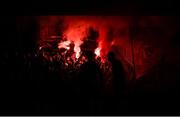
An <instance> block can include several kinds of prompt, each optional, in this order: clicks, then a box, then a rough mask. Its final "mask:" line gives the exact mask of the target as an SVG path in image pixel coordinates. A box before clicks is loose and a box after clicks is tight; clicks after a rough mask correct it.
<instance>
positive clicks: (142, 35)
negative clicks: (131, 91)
mask: <svg viewBox="0 0 180 117" xmlns="http://www.w3.org/2000/svg"><path fill="white" fill-rule="evenodd" d="M37 19H38V22H39V25H40V31H39V32H40V33H39V41H38V42H39V46H40V47H48V46H49V47H50V45H48V44H47V43H46V41H48V40H49V41H50V40H51V41H52V40H56V41H57V43H58V44H59V46H58V47H59V48H66V47H65V46H62V44H63V43H62V42H66V41H73V42H74V43H75V47H74V52H75V55H74V56H76V58H79V56H81V53H82V51H83V50H81V48H80V46H81V45H82V44H84V43H85V41H87V40H92V43H89V45H88V44H87V45H86V47H85V48H87V49H90V50H93V51H94V52H95V53H96V55H97V54H98V55H99V56H100V57H101V60H102V62H103V60H106V58H105V57H106V56H107V53H108V52H109V51H114V52H115V53H116V54H117V55H118V56H119V58H121V60H123V64H124V67H125V69H126V71H127V75H128V78H131V76H132V73H133V69H134V68H135V72H136V78H139V77H141V76H143V75H144V74H146V73H147V72H148V71H151V70H152V69H153V68H154V66H156V64H157V63H158V61H159V60H160V59H161V58H160V57H161V56H162V54H164V52H163V51H164V48H167V47H168V43H169V42H170V41H171V40H170V39H171V38H172V35H173V33H174V30H175V25H174V24H172V23H171V22H170V21H171V19H170V18H169V17H162V16H144V17H142V18H141V20H139V21H138V23H137V26H136V27H139V29H137V30H138V32H137V34H136V36H135V37H133V38H131V36H130V28H131V27H132V26H131V23H132V17H131V16H40V17H38V18H37ZM149 27H150V28H151V29H148V28H149ZM155 28H156V29H157V28H158V29H159V32H160V33H158V32H157V30H155ZM90 31H94V33H96V34H97V35H95V36H94V37H91V35H90V33H91V32H90ZM58 38H59V39H58ZM132 40H133V42H132ZM69 44H70V42H69ZM69 44H67V45H66V46H67V47H68V46H69ZM58 47H57V48H58ZM66 49H69V48H66ZM98 55H97V56H98ZM133 55H134V58H133ZM133 59H134V63H133ZM133 64H135V66H134V65H133Z"/></svg>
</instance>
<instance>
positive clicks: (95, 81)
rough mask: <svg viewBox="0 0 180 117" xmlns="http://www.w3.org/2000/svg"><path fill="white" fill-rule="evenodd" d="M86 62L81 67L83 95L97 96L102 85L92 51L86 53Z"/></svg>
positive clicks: (98, 68)
mask: <svg viewBox="0 0 180 117" xmlns="http://www.w3.org/2000/svg"><path fill="white" fill-rule="evenodd" d="M86 58H87V62H85V63H84V64H83V65H82V66H81V83H82V84H81V85H82V86H83V87H82V88H83V95H87V96H98V95H99V94H100V88H101V85H102V73H101V70H100V67H99V66H98V64H97V63H96V61H95V55H94V53H93V52H92V51H87V52H86Z"/></svg>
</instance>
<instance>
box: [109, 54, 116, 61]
mask: <svg viewBox="0 0 180 117" xmlns="http://www.w3.org/2000/svg"><path fill="white" fill-rule="evenodd" d="M108 60H109V61H110V62H112V61H114V60H115V53H114V52H109V53H108Z"/></svg>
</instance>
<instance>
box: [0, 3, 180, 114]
mask: <svg viewBox="0 0 180 117" xmlns="http://www.w3.org/2000/svg"><path fill="white" fill-rule="evenodd" d="M1 5H2V6H5V7H4V8H1V12H2V15H1V18H0V28H1V31H0V41H1V42H0V48H1V49H0V52H1V61H3V58H4V57H5V56H6V55H7V54H8V55H10V56H12V57H10V60H9V61H10V62H9V61H8V66H6V65H4V64H1V72H0V73H1V74H0V93H1V100H0V115H174V114H179V112H180V110H179V104H180V101H179V78H180V77H179V60H176V61H174V64H166V63H163V62H162V64H161V65H160V66H159V67H160V70H159V71H156V73H149V74H147V75H146V76H144V78H141V79H142V80H140V81H138V83H137V86H136V89H135V91H134V92H133V93H132V95H131V96H129V99H128V107H129V108H128V109H126V110H125V111H120V112H119V111H118V112H117V111H115V112H114V110H111V109H112V108H111V106H112V105H111V106H110V107H109V111H106V112H94V113H91V112H89V111H87V110H88V109H87V110H86V109H84V107H83V106H80V105H79V102H81V101H79V102H78V101H77V99H76V96H75V95H73V93H69V92H71V91H70V90H71V88H70V85H66V86H64V84H63V83H62V84H61V85H60V84H59V83H58V82H57V80H27V79H28V78H27V79H26V77H29V76H28V75H26V74H25V75H24V77H23V78H24V79H20V80H19V79H18V78H17V77H14V76H13V75H11V74H13V73H14V72H16V70H17V71H18V68H19V66H20V65H19V64H16V61H15V60H14V59H13V56H14V53H15V52H16V51H18V52H21V53H22V54H23V53H28V52H33V51H34V49H35V48H36V43H35V42H36V33H38V32H37V30H35V29H38V27H37V25H36V24H35V23H34V20H35V16H36V15H132V16H143V15H166V16H167V15H170V16H171V15H172V18H174V21H176V22H177V25H179V17H178V16H176V15H177V14H178V13H179V12H178V9H179V8H178V7H179V6H178V4H176V3H175V2H173V1H162V2H161V1H159V2H157V1H145V2H140V1H136V2H135V1H134V2H128V1H126V2H117V1H101V0H100V1H95V0H91V1H57V0H56V1H51V2H50V1H40V2H38V3H37V2H34V1H33V2H32V1H31V2H30V1H21V2H20V1H19V2H18V1H14V2H10V3H2V4H1ZM23 15H26V16H28V17H26V18H27V19H23V18H24V17H17V16H23ZM23 21H24V24H26V25H23V26H25V27H24V29H25V30H23V31H19V30H18V26H19V25H18V24H21V23H22V22H23ZM179 34H180V33H179V32H177V35H175V36H174V38H172V40H173V42H174V43H172V45H171V47H172V48H173V49H174V52H175V53H176V54H177V55H174V58H176V56H179V54H178V52H179V45H180V41H179ZM24 37H28V38H26V39H24ZM176 63H177V64H176ZM157 73H158V74H160V75H159V80H158V81H155V80H154V79H153V78H154V76H155V75H156V74H157ZM171 79H173V80H171ZM170 82H172V84H173V86H172V85H168V84H169V83H170ZM155 84H156V85H157V84H158V87H160V88H158V89H157V88H154V85H155ZM65 87H66V88H65ZM64 89H66V90H64ZM59 94H60V96H59ZM57 100H58V101H57ZM55 105H56V107H57V108H55ZM83 109H84V110H83Z"/></svg>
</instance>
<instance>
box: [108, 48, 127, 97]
mask: <svg viewBox="0 0 180 117" xmlns="http://www.w3.org/2000/svg"><path fill="white" fill-rule="evenodd" d="M108 60H109V62H110V63H111V64H112V75H113V77H112V83H113V88H114V92H115V96H117V97H121V96H123V93H124V90H125V89H124V88H125V75H124V69H123V65H122V63H121V61H120V60H118V59H117V57H116V56H115V53H113V52H109V53H108Z"/></svg>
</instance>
